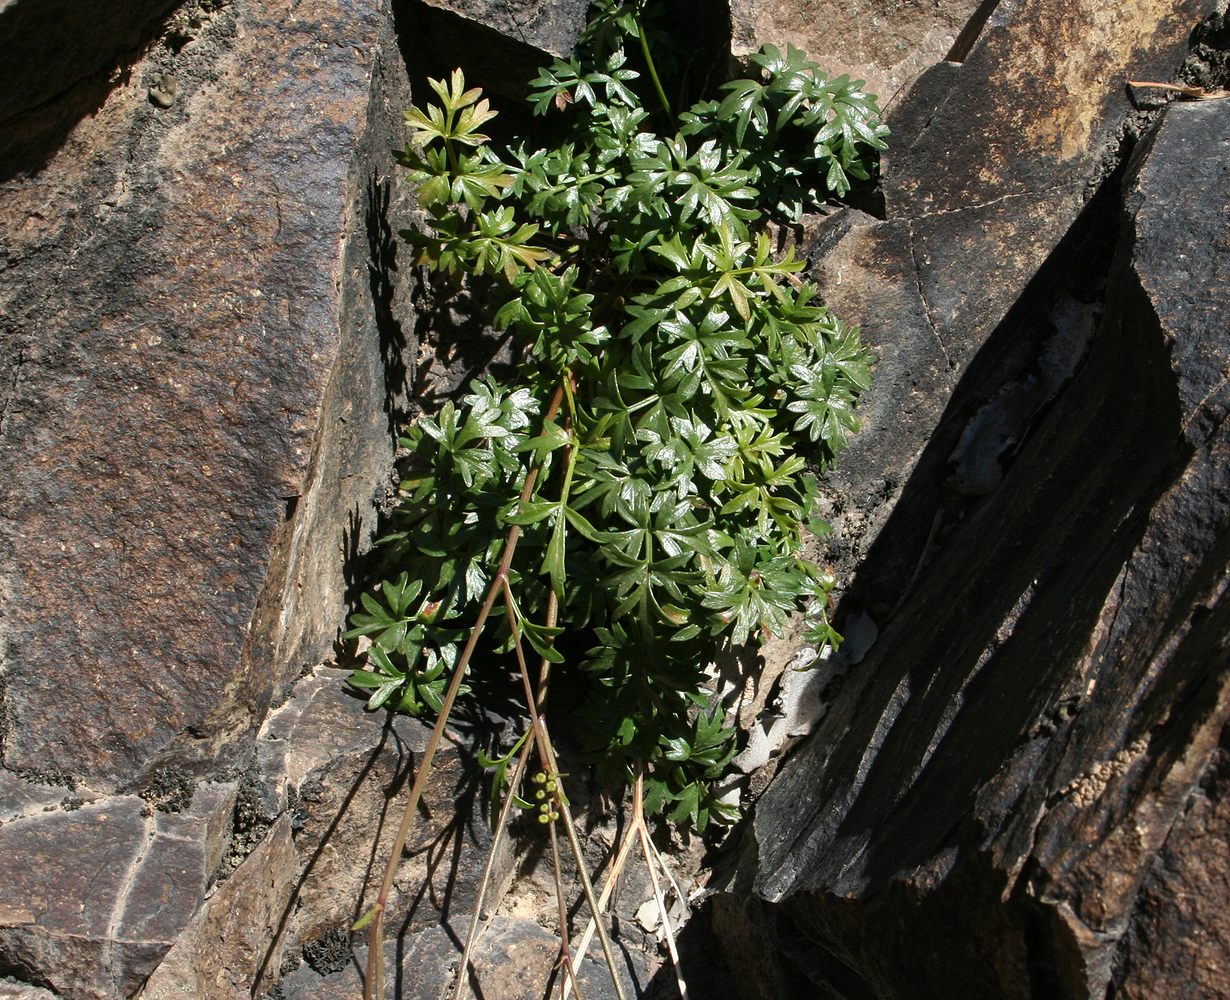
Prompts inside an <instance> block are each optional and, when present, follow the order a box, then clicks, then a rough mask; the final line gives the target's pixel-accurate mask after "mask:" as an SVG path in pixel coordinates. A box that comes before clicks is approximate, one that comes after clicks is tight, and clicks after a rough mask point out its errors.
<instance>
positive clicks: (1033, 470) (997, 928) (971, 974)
mask: <svg viewBox="0 0 1230 1000" xmlns="http://www.w3.org/2000/svg"><path fill="white" fill-rule="evenodd" d="M1228 152H1230V104H1227V103H1226V102H1209V103H1206V104H1193V105H1186V106H1173V107H1171V108H1170V109H1169V111H1168V112H1167V114H1166V116H1165V118H1164V119H1163V121H1162V124H1161V125H1160V127H1159V128H1158V129H1157V131H1156V133H1155V135H1153V136H1152V138H1151V139H1150V140H1149V141H1148V142H1147V143H1145V144H1144V145H1143V146H1142V148H1141V149H1140V150H1138V155H1137V158H1136V160H1135V161H1134V163H1133V166H1132V168H1131V169H1130V170H1129V171H1128V173H1127V176H1126V179H1125V181H1124V184H1123V196H1122V197H1123V201H1122V206H1123V208H1122V214H1121V235H1120V244H1119V250H1118V252H1117V255H1116V258H1115V263H1114V266H1113V268H1112V269H1111V272H1110V276H1109V278H1108V284H1107V295H1106V306H1105V312H1104V314H1103V316H1102V319H1101V323H1100V325H1099V327H1098V330H1097V332H1096V334H1095V335H1094V336H1093V341H1092V344H1091V346H1090V348H1089V354H1088V357H1087V359H1086V360H1085V361H1084V363H1083V365H1082V366H1081V367H1080V368H1079V371H1078V372H1077V374H1076V375H1075V377H1074V379H1073V380H1072V382H1071V384H1070V385H1069V387H1068V388H1067V389H1066V390H1064V391H1062V392H1061V393H1060V394H1059V396H1058V397H1057V399H1056V400H1055V401H1054V403H1053V404H1051V405H1050V407H1049V409H1046V410H1044V411H1042V412H1041V413H1039V414H1038V415H1037V416H1036V417H1034V418H1033V426H1032V428H1029V429H1028V433H1027V434H1026V436H1024V439H1023V441H1022V442H1021V445H1020V447H1019V449H1018V450H1017V452H1016V454H1015V457H1014V458H1013V460H1012V461H1011V462H1010V463H1008V464H1007V466H1006V467H1005V468H1003V469H1001V472H1002V482H999V483H998V484H995V485H992V486H991V487H990V488H989V489H987V490H985V491H983V492H981V493H980V494H979V496H981V499H980V500H977V501H968V504H967V506H966V507H964V508H963V516H962V520H961V522H960V523H959V524H951V525H948V526H947V531H946V532H945V533H944V534H938V533H937V537H936V539H934V541H933V551H932V552H931V558H930V559H929V561H928V562H927V564H926V568H925V570H924V571H923V572H922V573H921V574H920V576H919V579H918V581H917V583H916V584H915V586H914V588H913V589H912V590H911V591H909V593H908V594H907V595H906V597H905V598H904V599H903V603H902V604H901V605H900V608H899V611H898V612H897V614H895V615H894V616H892V617H891V618H890V619H889V620H887V622H886V623H883V627H882V629H881V632H880V636H879V639H878V641H877V642H876V644H875V645H874V646H873V647H872V649H871V651H870V652H869V654H868V656H867V658H866V659H865V660H864V661H863V662H862V663H861V664H860V665H859V666H858V667H856V668H854V669H853V670H852V672H851V673H850V675H849V676H848V677H847V678H846V680H845V682H844V684H843V686H842V687H841V689H840V690H839V691H838V692H837V694H836V696H835V698H834V700H833V701H832V703H831V705H830V707H829V711H828V714H827V715H826V716H825V717H824V718H823V719H822V721H821V722H820V724H819V726H818V727H817V730H816V731H815V732H814V733H813V735H812V736H811V737H810V738H809V740H808V742H807V743H806V744H805V745H804V746H803V747H802V748H801V749H800V751H799V752H798V753H797V754H796V755H794V756H793V757H792V758H790V760H789V761H788V762H787V764H786V765H785V766H784V767H783V768H782V770H781V772H780V773H779V775H778V776H777V778H776V780H775V781H774V783H773V784H772V785H771V786H770V787H769V789H768V791H767V792H766V793H765V795H764V797H763V798H762V799H761V801H760V803H759V804H758V808H757V812H756V816H755V820H754V824H753V830H754V838H753V844H754V850H753V849H752V847H750V846H749V850H748V855H747V858H746V860H745V864H744V868H743V872H742V879H743V881H741V880H739V879H736V880H735V882H734V883H733V885H732V886H731V889H732V892H731V895H730V896H728V897H726V898H725V899H724V900H722V901H720V902H719V904H718V907H717V910H718V912H717V913H716V915H715V917H716V925H717V926H718V927H719V930H720V931H721V933H722V934H723V935H725V937H726V940H727V941H728V943H729V947H730V951H731V953H732V954H735V955H738V954H740V953H741V952H742V954H743V955H745V956H746V957H745V958H744V961H750V960H751V959H752V956H761V957H763V955H764V954H766V953H772V952H773V951H774V950H775V949H776V950H777V953H778V954H779V955H780V956H781V960H780V961H778V962H776V963H774V964H773V966H772V968H771V969H769V970H768V971H766V972H765V973H764V974H763V975H762V976H760V978H759V979H756V980H754V981H753V980H750V979H749V980H748V981H749V982H750V983H751V985H750V986H749V987H748V989H747V995H750V996H757V997H766V998H767V997H782V996H800V997H802V996H815V995H825V996H828V995H831V996H842V997H846V996H876V997H902V998H904V997H910V998H929V997H945V998H965V997H968V998H971V1000H973V998H982V997H988V996H996V997H1007V998H1017V997H1019V998H1022V1000H1024V998H1030V1000H1033V998H1042V997H1046V998H1082V1000H1083V998H1092V997H1110V996H1148V995H1159V991H1160V992H1161V993H1167V992H1168V991H1167V988H1166V987H1164V986H1163V985H1162V984H1163V983H1170V984H1171V986H1170V989H1171V990H1173V989H1174V988H1175V987H1174V986H1173V983H1174V982H1175V981H1176V979H1178V978H1181V980H1182V982H1183V986H1182V989H1183V990H1187V989H1188V988H1189V985H1190V989H1191V990H1192V992H1190V993H1188V992H1183V993H1181V994H1180V995H1192V996H1196V995H1199V996H1221V995H1224V994H1226V993H1228V992H1230V968H1228V967H1227V966H1226V965H1225V964H1224V947H1223V942H1224V940H1225V937H1226V924H1225V918H1224V915H1223V911H1224V907H1223V906H1222V905H1221V900H1222V896H1221V892H1222V883H1223V882H1224V876H1225V872H1224V868H1225V857H1224V855H1225V851H1224V850H1223V849H1222V845H1221V844H1220V843H1219V842H1218V841H1217V839H1216V838H1217V837H1218V835H1219V832H1220V831H1221V830H1222V828H1223V826H1224V820H1225V817H1224V816H1223V815H1222V812H1223V810H1222V809H1221V807H1220V805H1219V801H1220V798H1219V790H1220V788H1221V785H1222V783H1223V781H1224V764H1225V762H1224V749H1223V748H1224V745H1225V734H1226V731H1227V724H1228V723H1230V647H1228V645H1227V636H1230V607H1228V605H1227V602H1226V599H1225V597H1226V584H1227V580H1228V579H1230V460H1228V459H1230V436H1228V435H1227V416H1230V381H1228V380H1227V372H1230V348H1228V345H1227V342H1226V338H1225V324H1224V319H1223V304H1224V302H1225V301H1226V297H1227V294H1228V293H1230V254H1228V253H1227V249H1230V245H1228V244H1227V242H1226V233H1227V231H1228V230H1227V227H1226V219H1227V211H1228V208H1227V201H1226V197H1227V195H1226V192H1227V191H1228V190H1230V185H1227V176H1228V175H1227V169H1228V168H1227V164H1228V163H1230V157H1228V156H1227V153H1228ZM892 225H893V224H892V223H889V224H885V225H881V226H877V227H875V228H874V230H873V232H874V233H875V235H876V238H878V239H885V238H886V233H887V232H888V227H889V226H892ZM872 270H875V271H876V276H877V277H879V278H882V277H884V276H885V274H891V272H885V271H884V270H883V268H881V269H879V270H876V269H875V268H872ZM960 280H961V274H960V272H957V273H955V274H954V281H956V282H959V281H960ZM889 285H890V286H891V282H889ZM872 287H874V286H872ZM1049 315H1051V316H1052V317H1053V316H1055V315H1056V312H1055V311H1054V310H1052V311H1051V313H1050V314H1049ZM1007 329H1009V330H1010V331H1012V332H1015V329H1016V328H1007ZM1000 349H1010V348H1009V347H1008V346H1006V345H1005V342H1004V340H1003V336H1002V332H997V333H996V334H995V335H993V336H992V337H991V339H990V340H989V341H988V342H987V344H986V346H985V347H983V348H982V350H981V351H980V352H979V356H976V357H975V358H974V361H973V362H972V365H971V371H973V372H974V375H967V376H966V378H967V380H968V379H970V378H974V377H975V376H976V375H977V373H978V371H979V369H980V368H981V366H983V365H984V364H987V363H988V362H987V361H985V360H984V359H983V358H982V357H981V356H980V355H981V354H983V353H985V352H998V351H999V350H1000ZM983 370H984V371H985V369H983ZM1005 398H1007V397H1006V396H1002V397H1001V399H1000V402H1001V403H1002V402H1003V399H1005ZM942 447H943V440H942V438H941V440H939V441H937V440H934V439H933V440H932V441H931V442H930V443H929V444H928V449H927V450H928V452H934V451H935V450H936V449H938V448H942ZM941 454H943V455H946V454H947V452H943V453H941ZM935 460H936V456H935V455H934V454H931V455H930V456H927V455H924V457H923V459H922V460H920V462H919V465H918V470H920V471H916V473H915V477H916V478H917V477H919V476H921V475H922V474H923V470H925V469H926V468H928V466H927V465H926V464H925V463H928V462H933V461H935ZM919 495H923V496H925V495H928V494H927V493H925V492H922V491H920V490H919V489H918V488H917V487H916V484H915V483H913V482H911V483H908V484H907V485H906V489H905V492H904V495H903V496H904V498H903V500H902V501H901V504H902V506H905V505H907V504H908V503H910V502H912V501H917V499H918V497H919ZM932 495H933V494H932ZM909 516H910V515H909V513H908V511H907V513H906V514H905V516H904V520H903V522H902V523H906V522H908V520H909ZM915 516H917V515H915ZM895 518H896V515H895V514H894V519H895ZM898 527H899V524H895V523H894V522H893V521H890V522H889V523H888V525H887V526H886V528H885V529H884V532H883V534H882V535H881V536H880V540H879V542H878V543H877V545H880V546H881V554H880V555H878V556H877V553H875V552H873V553H872V556H871V557H870V561H871V562H873V563H874V561H875V560H876V559H877V558H881V559H882V558H885V557H884V556H883V555H882V552H883V547H884V546H891V544H892V543H893V542H894V540H895V538H896V535H895V531H896V530H897V528H898ZM1196 852H1199V853H1196ZM1202 880H1203V881H1202ZM757 900H767V901H771V902H772V904H773V905H768V904H766V903H764V902H758V901H757Z"/></svg>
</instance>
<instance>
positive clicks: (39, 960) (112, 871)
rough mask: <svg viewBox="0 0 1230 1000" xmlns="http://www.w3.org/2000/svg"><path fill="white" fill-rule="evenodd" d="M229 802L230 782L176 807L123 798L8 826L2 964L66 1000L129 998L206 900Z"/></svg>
mask: <svg viewBox="0 0 1230 1000" xmlns="http://www.w3.org/2000/svg"><path fill="white" fill-rule="evenodd" d="M233 801H234V786H229V787H228V786H219V785H202V786H200V787H199V788H198V789H197V791H196V793H195V794H194V795H193V797H192V802H191V803H190V804H189V805H188V807H187V808H186V809H185V811H184V812H182V813H167V812H159V811H155V810H154V809H153V808H151V806H150V805H149V804H148V803H147V802H145V801H143V800H142V799H140V798H137V797H136V796H131V795H120V796H110V797H107V798H104V799H100V800H98V801H95V802H90V803H87V804H85V805H81V806H79V807H75V808H74V806H73V804H72V803H70V804H69V805H68V806H67V808H65V807H59V808H55V809H54V811H51V812H48V811H46V810H45V808H39V809H37V810H35V811H34V812H32V813H29V814H26V815H23V816H18V817H15V818H13V819H10V820H8V821H6V822H5V823H4V825H3V826H0V954H2V955H3V956H4V962H5V967H6V968H9V969H17V970H20V971H22V972H23V973H25V974H28V975H29V976H30V977H31V978H33V979H35V980H36V981H38V982H46V983H47V984H48V985H50V986H51V987H53V988H54V989H55V990H56V992H57V993H59V994H61V995H63V996H66V997H83V998H96V997H97V998H113V997H126V996H130V995H131V994H132V993H133V991H134V990H135V989H136V988H137V987H138V986H139V985H140V984H141V982H142V980H144V978H145V977H146V976H147V975H148V974H149V973H150V971H151V970H152V969H153V967H154V966H155V965H156V964H157V962H158V959H159V958H160V957H161V956H162V954H163V952H165V951H166V950H167V949H168V948H169V947H170V946H171V944H172V942H174V941H175V939H176V938H177V936H178V935H179V934H180V932H181V931H182V930H183V929H184V927H185V926H186V925H187V924H188V922H189V920H190V919H191V918H192V915H193V913H194V911H195V910H196V908H197V907H198V906H199V905H200V903H201V900H202V899H203V898H204V895H205V889H206V886H207V884H208V882H209V879H210V877H211V875H212V874H213V872H214V870H216V868H217V865H218V862H219V861H220V859H221V853H222V849H223V848H224V846H225V845H226V843H227V836H226V835H227V833H228V830H227V820H228V818H229V816H230V811H231V806H232V804H233Z"/></svg>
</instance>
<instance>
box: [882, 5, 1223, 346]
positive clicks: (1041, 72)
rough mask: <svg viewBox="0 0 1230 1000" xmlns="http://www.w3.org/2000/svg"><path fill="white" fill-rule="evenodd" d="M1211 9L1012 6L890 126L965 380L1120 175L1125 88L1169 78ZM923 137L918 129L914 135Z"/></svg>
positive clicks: (887, 170)
mask: <svg viewBox="0 0 1230 1000" xmlns="http://www.w3.org/2000/svg"><path fill="white" fill-rule="evenodd" d="M1214 6H1215V4H1213V3H1209V2H1206V0H1184V2H1181V3H1178V4H1174V3H1170V2H1166V3H1149V4H1144V5H1136V6H1133V7H1131V8H1127V7H1107V6H1106V5H1104V4H1100V3H1096V2H1092V0H1087V2H1080V3H1070V2H1067V0H1063V2H1059V0H1056V2H1044V3H1028V4H1026V3H1019V2H1003V3H1000V4H999V5H998V6H997V7H996V8H995V12H994V14H993V15H992V16H991V18H990V20H989V21H988V23H987V25H986V27H985V28H984V29H983V31H982V34H981V36H980V37H979V38H978V41H977V44H976V45H974V47H973V49H972V51H971V52H970V54H969V56H968V58H967V59H966V60H965V61H964V63H963V64H962V65H961V66H960V68H959V69H958V70H956V71H952V70H950V69H949V68H948V67H944V68H942V69H940V70H939V71H937V72H934V73H932V74H928V75H927V76H925V77H924V78H923V79H921V80H920V81H919V82H918V83H917V84H915V86H914V87H912V88H911V90H910V92H909V94H908V95H907V96H906V97H905V98H904V100H903V104H902V107H900V108H899V109H895V110H894V112H893V114H892V115H891V116H890V124H893V125H896V123H897V121H899V120H900V121H901V122H902V123H903V124H906V123H908V125H907V127H906V128H905V129H904V131H903V141H899V142H897V143H895V144H894V145H893V147H892V149H891V150H890V151H889V152H888V153H887V154H886V155H885V166H884V189H885V195H886V198H887V201H888V210H889V213H890V216H898V217H908V218H909V219H911V224H912V227H913V244H914V248H913V252H914V255H915V258H916V260H917V264H918V275H919V284H920V286H921V288H922V292H923V296H924V298H925V300H926V303H927V309H928V312H929V314H930V317H931V322H932V325H933V326H934V327H935V328H936V331H937V334H938V336H939V337H940V338H941V340H943V341H944V342H945V345H946V348H947V349H948V351H949V353H950V355H951V356H952V357H953V359H954V360H955V361H956V362H957V367H958V370H962V369H963V368H964V366H965V364H966V363H967V362H968V360H969V359H970V358H971V357H972V356H973V354H974V353H975V352H976V351H977V349H978V348H979V346H980V345H981V344H982V343H983V341H985V339H986V337H987V336H988V335H989V334H990V332H991V331H992V330H993V329H994V328H995V326H996V325H997V324H998V323H999V322H1000V320H1001V319H1002V318H1003V316H1004V314H1005V313H1006V312H1007V310H1008V308H1009V307H1010V306H1011V305H1012V304H1013V303H1014V302H1015V301H1016V299H1017V297H1018V295H1019V294H1020V291H1021V289H1023V288H1024V287H1025V285H1026V283H1027V282H1028V281H1029V280H1030V278H1032V277H1033V275H1034V273H1035V272H1036V271H1037V270H1038V268H1039V267H1040V266H1041V265H1042V262H1043V261H1044V260H1046V258H1047V257H1048V256H1049V255H1050V253H1051V251H1052V250H1053V249H1054V248H1055V246H1056V245H1057V244H1058V242H1059V240H1060V239H1061V238H1062V237H1063V235H1064V234H1065V233H1066V232H1067V231H1068V229H1069V227H1070V226H1071V225H1072V223H1073V222H1074V221H1075V220H1076V217H1077V215H1078V214H1079V212H1080V210H1081V208H1082V207H1083V206H1084V204H1085V203H1086V202H1087V201H1088V199H1089V197H1090V195H1091V194H1092V192H1093V191H1094V190H1095V189H1096V187H1097V185H1098V183H1099V182H1100V181H1101V180H1102V178H1103V177H1104V176H1105V175H1106V173H1107V171H1108V168H1109V167H1111V166H1113V165H1114V163H1115V161H1116V157H1117V153H1118V147H1119V142H1120V135H1121V131H1122V129H1123V124H1124V121H1125V119H1126V118H1127V116H1128V114H1129V113H1130V112H1131V110H1132V107H1131V104H1130V103H1129V99H1128V96H1127V94H1126V93H1125V90H1124V87H1123V81H1124V79H1126V78H1127V77H1130V76H1133V75H1136V76H1139V75H1140V74H1143V75H1144V76H1145V78H1148V79H1157V78H1164V77H1166V76H1167V75H1168V74H1170V73H1171V72H1173V70H1174V69H1175V68H1176V67H1177V66H1178V65H1179V64H1180V63H1182V61H1183V58H1184V56H1185V55H1186V53H1187V41H1188V35H1189V34H1190V32H1191V30H1192V28H1193V26H1194V25H1195V24H1196V23H1197V22H1198V21H1199V20H1200V19H1201V18H1202V17H1204V16H1205V15H1206V14H1207V13H1209V11H1210V10H1212V9H1213V7H1214ZM915 125H916V126H918V127H917V129H915V128H912V127H909V126H915Z"/></svg>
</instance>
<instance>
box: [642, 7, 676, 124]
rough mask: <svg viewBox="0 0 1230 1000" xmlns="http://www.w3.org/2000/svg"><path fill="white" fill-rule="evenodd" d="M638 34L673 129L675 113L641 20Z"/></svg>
mask: <svg viewBox="0 0 1230 1000" xmlns="http://www.w3.org/2000/svg"><path fill="white" fill-rule="evenodd" d="M636 33H637V34H638V35H639V36H640V39H641V53H642V54H643V55H644V56H645V63H646V65H647V66H648V67H649V78H650V79H651V80H652V81H653V89H654V90H655V91H657V94H658V100H659V101H660V102H661V103H662V110H663V111H665V112H666V117H667V119H668V120H669V121H670V123H671V126H672V127H673V126H674V124H675V113H674V112H673V111H671V102H670V101H668V100H667V99H666V91H664V90H663V89H662V81H661V80H660V79H659V78H658V67H657V66H655V65H654V62H653V55H652V54H651V53H650V51H649V39H648V37H646V35H645V24H644V22H643V21H641V20H640V19H639V18H638V19H637V22H636Z"/></svg>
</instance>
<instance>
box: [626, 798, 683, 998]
mask: <svg viewBox="0 0 1230 1000" xmlns="http://www.w3.org/2000/svg"><path fill="white" fill-rule="evenodd" d="M638 791H639V789H638ZM649 844H650V840H649V829H648V827H646V826H645V824H644V823H641V850H642V851H643V852H644V853H645V867H646V868H647V869H648V871H649V884H650V885H652V886H653V899H654V902H655V903H657V904H658V915H659V916H660V917H661V918H662V930H663V932H664V933H665V935H666V950H667V952H668V953H669V954H670V957H671V965H672V966H673V967H674V970H675V984H676V985H677V986H678V987H679V996H680V997H681V1000H688V984H687V983H685V982H684V981H683V967H682V965H681V964H680V962H679V949H678V948H677V947H676V946H675V929H674V928H673V927H671V915H670V911H669V910H668V909H667V908H666V899H665V897H663V895H662V886H661V884H660V883H659V882H658V873H657V870H656V866H655V865H654V863H653V851H652V850H651V849H650V846H649Z"/></svg>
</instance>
